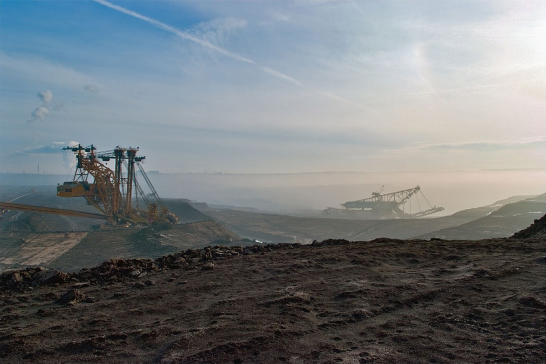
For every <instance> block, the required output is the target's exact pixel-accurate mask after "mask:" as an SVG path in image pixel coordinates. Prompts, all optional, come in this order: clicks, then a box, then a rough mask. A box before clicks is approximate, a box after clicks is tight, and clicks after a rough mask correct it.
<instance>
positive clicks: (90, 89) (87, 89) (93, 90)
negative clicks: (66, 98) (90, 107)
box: [83, 85, 99, 93]
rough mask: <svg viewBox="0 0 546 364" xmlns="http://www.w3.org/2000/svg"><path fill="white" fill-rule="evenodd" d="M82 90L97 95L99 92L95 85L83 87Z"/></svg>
mask: <svg viewBox="0 0 546 364" xmlns="http://www.w3.org/2000/svg"><path fill="white" fill-rule="evenodd" d="M83 89H84V90H85V91H87V92H91V93H98V92H99V88H98V87H97V86H96V85H85V86H83Z"/></svg>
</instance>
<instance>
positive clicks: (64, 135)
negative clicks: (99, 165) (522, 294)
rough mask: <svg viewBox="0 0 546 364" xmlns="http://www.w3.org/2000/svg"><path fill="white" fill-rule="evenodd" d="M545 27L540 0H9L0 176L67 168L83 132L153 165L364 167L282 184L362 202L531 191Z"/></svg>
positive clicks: (545, 89) (541, 126) (4, 15)
mask: <svg viewBox="0 0 546 364" xmlns="http://www.w3.org/2000/svg"><path fill="white" fill-rule="evenodd" d="M545 35H546V2H542V1H517V2H516V1H233V2H230V1H111V2H110V1H103V0H97V1H47V0H46V1H10V0H3V1H1V2H0V106H1V109H0V117H1V123H0V158H1V160H0V162H1V164H0V171H1V172H2V173H7V172H9V173H22V172H23V171H25V172H26V173H37V168H38V167H37V166H38V164H39V165H40V167H39V168H40V172H39V173H42V174H44V173H45V174H67V173H69V171H70V168H71V163H72V162H73V155H72V154H70V155H69V156H67V155H66V154H63V153H62V152H61V148H62V147H64V146H67V145H69V144H71V143H81V144H82V145H90V144H94V145H95V146H96V147H97V148H98V149H99V150H108V149H112V148H114V147H115V146H117V145H120V146H125V147H128V146H133V147H139V148H140V150H141V154H142V155H145V156H146V168H147V170H149V171H150V170H152V171H160V172H161V173H165V172H167V173H189V172H193V173H196V172H199V173H201V172H207V173H210V172H222V173H224V174H258V175H259V174H269V173H305V172H348V171H350V172H357V174H356V175H358V177H355V174H347V173H341V174H335V173H333V174H328V175H325V174H323V175H319V176H315V177H313V176H311V177H310V178H318V177H320V178H324V180H316V179H315V180H313V183H310V182H309V181H308V180H305V181H298V180H294V181H292V182H291V186H307V185H317V186H318V185H323V186H325V185H358V184H362V185H365V184H368V187H367V188H368V190H366V191H365V194H364V195H363V196H361V198H363V197H367V196H368V195H369V192H370V191H373V190H375V189H377V187H378V186H381V185H382V184H390V185H391V187H392V189H395V188H410V187H414V186H415V185H417V184H420V185H423V186H427V183H428V184H429V186H428V187H429V191H430V194H432V195H434V198H435V200H436V201H435V202H437V203H438V204H441V201H438V200H442V199H443V200H444V201H445V200H446V199H447V200H452V202H453V204H455V205H457V207H464V206H459V205H460V203H459V204H457V200H459V202H460V198H459V197H457V196H456V195H454V194H453V192H451V193H450V190H449V188H448V186H452V185H453V184H456V183H460V184H465V186H466V187H465V188H466V190H465V191H467V193H468V191H470V190H471V189H473V190H474V192H473V193H474V194H475V195H476V198H478V197H480V196H481V197H483V199H484V200H485V199H486V198H485V197H486V196H487V199H488V201H490V199H493V198H495V196H497V195H495V196H491V197H490V196H489V194H492V191H496V192H495V193H497V192H498V196H501V195H506V197H508V196H509V195H510V194H532V193H542V192H544V191H542V189H543V188H544V187H543V186H546V184H545V182H546V177H545V170H546V168H545V166H546V122H545V121H546V48H545V47H544V46H543V42H544V36H545ZM484 170H488V171H484ZM491 170H496V171H499V170H500V171H506V172H498V173H497V174H492V172H491ZM420 171H427V173H429V174H428V175H427V174H426V173H425V174H419V173H417V172H420ZM458 171H463V172H461V173H459V172H458ZM372 172H373V173H381V172H396V173H398V174H396V177H393V178H392V180H387V179H388V178H389V177H388V176H389V174H383V175H381V177H377V175H376V176H375V177H373V178H372V177H370V178H369V179H367V177H366V176H368V177H369V176H370V175H367V174H365V173H372ZM358 173H360V174H358ZM363 173H364V174H363ZM430 173H435V174H434V178H431V177H430V176H431V175H430ZM410 175H411V178H409V177H408V176H410ZM325 176H329V177H325ZM332 176H333V177H332ZM391 176H394V174H392V175H391ZM446 176H448V177H446ZM461 176H464V178H463V177H461ZM406 177H408V178H407V179H405V178H406ZM458 177H461V178H463V181H461V182H454V181H455V180H457V178H458ZM285 180H289V179H285ZM272 181H274V180H272ZM432 181H434V182H432ZM485 181H487V182H485ZM59 182H61V181H59ZM495 182H498V185H497V186H493V187H492V185H494V184H495ZM226 183H227V184H229V183H228V182H226ZM226 183H224V184H223V185H222V186H223V188H224V187H225V186H226ZM283 183H284V182H283ZM158 184H159V185H160V186H163V187H160V188H161V189H162V191H161V192H162V193H163V194H164V195H168V196H173V197H186V198H197V199H200V200H207V194H206V193H205V192H204V188H201V189H200V190H199V191H200V192H199V193H197V192H195V194H193V195H192V194H191V192H190V191H186V193H185V192H184V190H183V189H180V190H178V189H177V188H176V186H174V185H173V186H172V188H170V187H171V186H169V188H167V186H166V185H161V182H159V183H158ZM432 185H434V186H432ZM508 185H509V186H510V188H506V189H505V190H503V186H508ZM442 186H443V187H442ZM488 186H489V187H488ZM235 187H240V188H249V189H250V188H252V186H248V183H247V185H245V183H243V182H241V183H240V184H239V185H237V186H233V188H235ZM269 187H271V188H277V187H278V188H280V187H286V186H284V185H282V184H280V185H277V186H275V185H274V183H273V186H269ZM454 188H455V187H454ZM501 190H502V191H501ZM424 191H425V193H426V191H427V190H426V189H424ZM277 192H278V191H276V192H275V193H273V195H275V194H276V193H277ZM214 193H215V192H214V191H211V192H210V195H209V196H214ZM353 195H354V194H353ZM353 195H351V196H347V195H343V196H336V198H337V197H339V199H340V201H339V203H341V202H344V201H345V200H343V199H344V198H356V197H358V196H353ZM260 196H262V195H260ZM290 196H292V195H290V194H287V195H285V196H284V197H283V198H285V199H291V198H292V197H290ZM304 197H305V196H303V197H302V198H304ZM466 197H467V198H469V196H466ZM305 199H306V200H305V203H302V206H304V207H313V208H324V207H326V206H327V205H328V204H330V203H333V202H334V201H335V200H336V199H334V198H328V199H327V200H328V201H323V200H320V203H318V202H317V201H318V200H314V199H313V197H312V196H307V197H305ZM469 199H470V198H469ZM217 200H218V201H217V202H221V201H222V200H221V199H217ZM310 201H311V202H310ZM226 202H229V201H226ZM231 202H233V201H231ZM490 202H493V201H490ZM241 203H242V202H241ZM453 208H454V205H453V206H452V209H453ZM451 212H453V211H451Z"/></svg>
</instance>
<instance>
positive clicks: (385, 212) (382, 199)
mask: <svg viewBox="0 0 546 364" xmlns="http://www.w3.org/2000/svg"><path fill="white" fill-rule="evenodd" d="M383 187H384V186H383ZM383 187H381V190H380V191H379V192H373V193H372V197H369V198H365V199H362V200H357V201H348V202H345V203H343V204H341V207H342V208H341V209H334V208H331V207H330V208H328V209H326V210H325V212H326V213H328V214H358V213H361V212H362V213H363V212H366V213H369V216H370V217H371V218H393V217H394V218H416V217H424V216H428V215H431V214H434V213H437V212H440V211H443V210H444V208H443V207H437V206H432V205H431V204H430V202H429V201H428V199H427V198H426V197H425V195H424V194H423V192H422V191H421V187H419V186H417V187H414V188H410V189H407V190H402V191H397V192H392V193H386V194H381V192H382V191H383ZM419 196H421V197H422V198H423V199H424V201H423V202H426V205H425V209H423V206H421V202H420V200H419ZM412 197H415V203H414V205H417V206H412V203H411V201H412ZM408 205H409V206H408ZM414 210H417V211H416V212H413V211H414Z"/></svg>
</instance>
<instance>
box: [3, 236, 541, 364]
mask: <svg viewBox="0 0 546 364" xmlns="http://www.w3.org/2000/svg"><path fill="white" fill-rule="evenodd" d="M166 262H170V263H168V264H167V263H166ZM29 272H31V271H27V273H24V272H23V273H21V272H4V273H3V274H2V279H1V280H0V283H1V284H0V362H1V363H76V362H78V363H162V364H169V363H543V362H544V358H545V357H546V299H545V296H546V239H545V238H544V237H542V238H534V239H528V240H517V239H491V240H482V241H443V240H433V241H425V240H390V239H376V240H374V241H371V242H346V241H333V240H332V241H325V242H322V243H314V244H312V245H298V244H294V245H279V246H274V245H267V246H263V245H262V246H254V247H253V248H250V247H246V248H242V247H241V248H238V247H218V248H214V249H210V248H205V249H201V250H199V251H197V250H195V251H189V250H188V251H186V252H185V253H180V254H179V255H171V256H169V257H166V258H163V259H162V260H155V261H151V260H141V259H139V260H133V261H130V262H129V261H119V260H118V261H115V260H114V261H110V262H106V263H104V264H103V265H101V266H100V267H97V268H95V269H94V270H84V271H82V272H80V273H79V274H73V275H63V274H61V273H58V272H53V273H54V274H53V275H52V274H49V275H48V273H51V272H47V271H45V272H44V271H36V270H35V271H32V273H29ZM25 277H26V278H25ZM53 278H54V279H53ZM25 279H26V280H25ZM40 280H41V282H43V283H42V284H40V285H37V282H40ZM25 282H26V283H25ZM29 282H34V284H31V283H29ZM63 282H64V283H63Z"/></svg>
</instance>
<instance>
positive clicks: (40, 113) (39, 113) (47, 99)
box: [27, 90, 53, 123]
mask: <svg viewBox="0 0 546 364" xmlns="http://www.w3.org/2000/svg"><path fill="white" fill-rule="evenodd" d="M36 96H38V98H39V99H40V100H41V101H42V106H38V107H36V109H34V111H33V112H32V113H31V114H30V116H31V117H32V118H31V119H30V120H27V123H32V122H35V121H44V120H45V118H46V116H47V115H49V106H50V105H51V103H52V101H53V93H52V92H51V91H50V90H45V91H41V92H38V94H37V95H36Z"/></svg>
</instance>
